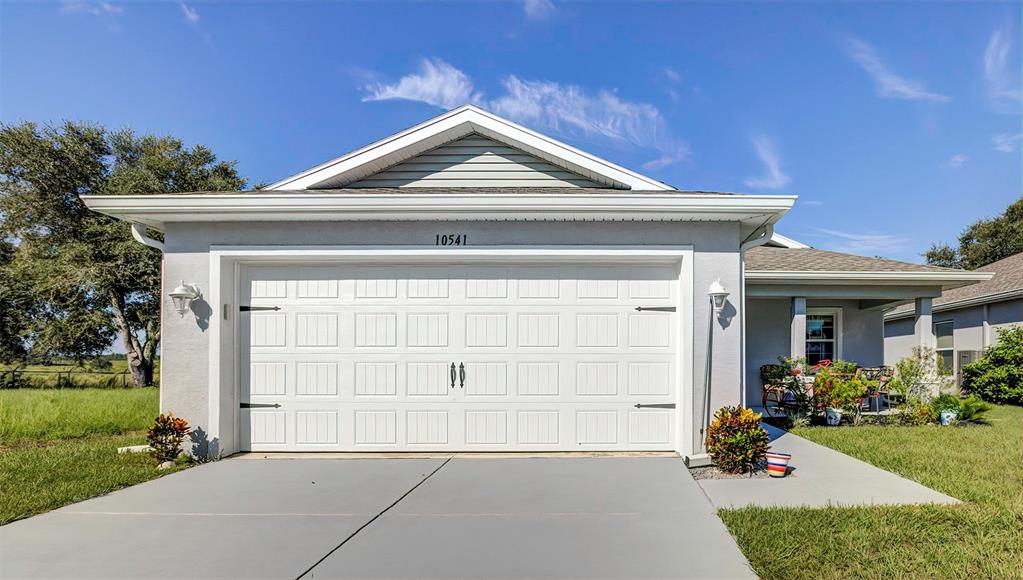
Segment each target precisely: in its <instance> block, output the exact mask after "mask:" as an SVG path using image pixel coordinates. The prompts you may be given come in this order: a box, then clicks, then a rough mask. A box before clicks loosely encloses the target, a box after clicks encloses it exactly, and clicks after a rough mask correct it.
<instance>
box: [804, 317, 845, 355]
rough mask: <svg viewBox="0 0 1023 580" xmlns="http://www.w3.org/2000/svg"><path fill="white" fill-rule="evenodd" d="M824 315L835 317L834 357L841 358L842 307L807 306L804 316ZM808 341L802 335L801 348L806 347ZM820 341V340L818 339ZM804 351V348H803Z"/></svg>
mask: <svg viewBox="0 0 1023 580" xmlns="http://www.w3.org/2000/svg"><path fill="white" fill-rule="evenodd" d="M815 314H816V315H826V316H834V317H835V358H836V359H841V358H842V309H841V308H807V309H806V316H807V318H809V317H810V316H813V315H815ZM807 342H810V341H809V340H807V339H806V337H805V336H804V337H803V343H804V344H803V348H804V349H805V348H806V343H807ZM818 342H820V341H818ZM804 352H805V350H804Z"/></svg>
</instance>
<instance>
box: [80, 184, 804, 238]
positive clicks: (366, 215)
mask: <svg viewBox="0 0 1023 580" xmlns="http://www.w3.org/2000/svg"><path fill="white" fill-rule="evenodd" d="M82 200H83V201H84V202H85V204H86V205H87V206H88V207H89V208H90V209H92V210H94V211H97V212H100V213H103V214H106V215H109V216H112V217H116V218H118V219H122V220H125V221H129V222H132V223H141V224H146V225H148V226H150V227H153V228H156V229H158V230H163V228H164V224H166V223H170V222H240V221H247V222H252V221H346V220H402V221H430V220H455V221H523V220H540V221H543V220H547V221H557V220H571V221H737V222H742V223H744V224H749V225H761V224H763V223H775V222H777V221H778V220H779V219H781V217H782V216H783V215H785V213H786V212H787V211H788V210H789V209H791V207H792V205H793V204H794V203H795V200H796V198H795V196H785V195H741V196H740V195H693V194H684V193H678V192H664V193H660V194H652V193H647V194H642V195H637V194H632V193H629V192H621V193H606V194H603V193H602V194H540V193H514V194H511V193H476V194H473V193H465V194H451V195H437V194H421V193H419V194H417V193H414V192H409V193H408V194H393V195H375V194H348V193H345V194H331V193H311V192H305V191H277V192H265V193H264V192H261V193H256V194H183V195H130V196H129V195H85V196H82Z"/></svg>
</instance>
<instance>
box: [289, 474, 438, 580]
mask: <svg viewBox="0 0 1023 580" xmlns="http://www.w3.org/2000/svg"><path fill="white" fill-rule="evenodd" d="M454 458H455V456H454V454H452V455H450V456H448V458H447V459H445V460H444V463H441V464H440V465H438V466H437V468H436V469H434V470H433V471H431V472H430V473H428V474H426V477H424V478H423V479H421V480H419V483H417V484H415V485H413V486H412V487H410V488H409V490H408V491H406V492H405V493H403V494H401V496H400V497H399V498H398V499H396V500H394V501H393V502H391V505H389V506H387V507H385V508H384V509H382V510H380V511H379V512H378V513H377V514H376V515H375V516H373V517H372V518H370V519H369V520H368V521H367V522H366V523H364V524H362V525H361V526H359V527H358V529H356V530H355V531H354V532H352V533H351V534H349V535H348V537H347V538H345V539H344V540H342V541H341V543H340V544H338V545H336V546H334V547H333V548H331V550H330V551H328V552H327V553H326V554H324V555H323V557H322V558H320V559H319V560H317V561H316V562H314V563H313V565H312V566H309V567H308V568H307V569H306V570H305V571H304V572H302V573H301V574H299V575H298V576H297V577H296V580H301V579H302V578H305V577H306V575H307V574H309V573H310V572H312V571H313V569H314V568H316V567H317V566H319V565H320V564H321V563H322V562H323V561H324V560H326V559H327V558H329V557H330V556H331V555H332V554H334V552H337V551H338V550H340V549H341V546H344V545H345V544H347V543H348V542H349V540H351V539H352V538H354V537H355V536H357V535H359V532H361V531H362V530H364V529H366V528H368V527H369V526H370V524H372V523H373V522H375V521H377V519H379V518H380V516H382V515H384V514H385V513H387V512H388V511H389V510H390V509H391V508H393V507H394V506H396V505H398V504H399V503H401V500H403V499H405V498H406V497H408V496H409V494H411V493H412V492H413V491H415V490H416V488H418V487H419V486H420V485H423V484H424V483H426V480H428V479H430V478H431V477H433V475H434V474H435V473H437V472H438V471H440V470H441V469H443V468H444V466H445V465H447V464H448V463H449V462H450V461H451V460H452V459H454Z"/></svg>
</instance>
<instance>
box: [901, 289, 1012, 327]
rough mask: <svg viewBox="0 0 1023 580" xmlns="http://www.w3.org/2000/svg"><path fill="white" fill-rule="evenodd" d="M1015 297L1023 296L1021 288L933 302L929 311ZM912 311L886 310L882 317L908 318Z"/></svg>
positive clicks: (981, 304)
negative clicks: (940, 302)
mask: <svg viewBox="0 0 1023 580" xmlns="http://www.w3.org/2000/svg"><path fill="white" fill-rule="evenodd" d="M1016 298H1023V288H1017V289H1015V290H1007V291H1005V292H996V293H994V294H985V295H983V296H976V297H973V298H964V299H962V300H953V301H951V302H945V303H943V304H935V305H934V306H933V308H932V309H931V311H932V312H948V311H949V310H959V309H960V308H970V307H971V306H983V305H984V304H992V303H994V302H1005V301H1006V300H1014V299H1016ZM913 312H914V310H913V309H910V310H905V311H902V312H886V313H885V315H884V319H885V320H900V319H903V318H909V317H911V316H913Z"/></svg>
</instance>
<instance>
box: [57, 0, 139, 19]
mask: <svg viewBox="0 0 1023 580" xmlns="http://www.w3.org/2000/svg"><path fill="white" fill-rule="evenodd" d="M58 12H60V13H61V14H89V15H92V16H103V15H105V14H121V13H123V12H124V8H122V7H121V6H118V5H117V4H112V3H110V2H104V1H96V2H94V1H92V0H61V3H60V8H59V9H58Z"/></svg>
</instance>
